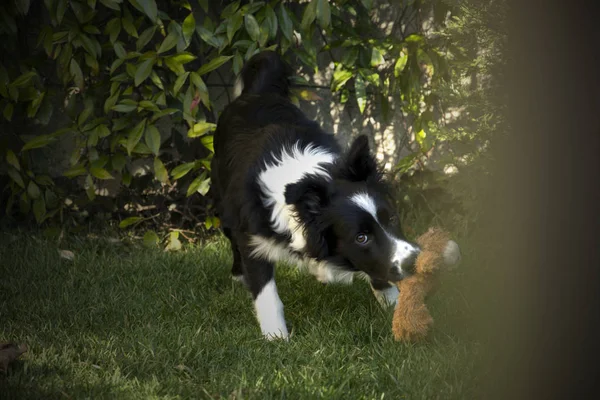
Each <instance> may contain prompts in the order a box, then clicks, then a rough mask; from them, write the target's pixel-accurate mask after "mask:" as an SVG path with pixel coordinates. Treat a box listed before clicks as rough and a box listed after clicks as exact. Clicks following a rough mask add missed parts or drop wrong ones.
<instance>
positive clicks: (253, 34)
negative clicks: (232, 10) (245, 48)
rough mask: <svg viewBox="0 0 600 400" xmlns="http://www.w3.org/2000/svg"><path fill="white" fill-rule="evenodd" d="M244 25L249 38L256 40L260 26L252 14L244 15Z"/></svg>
mask: <svg viewBox="0 0 600 400" xmlns="http://www.w3.org/2000/svg"><path fill="white" fill-rule="evenodd" d="M244 25H245V26H246V32H248V35H250V38H251V39H252V40H254V41H255V42H256V41H257V40H258V37H259V36H260V27H259V26H258V22H257V21H256V18H254V15H252V14H247V15H246V16H245V17H244Z"/></svg>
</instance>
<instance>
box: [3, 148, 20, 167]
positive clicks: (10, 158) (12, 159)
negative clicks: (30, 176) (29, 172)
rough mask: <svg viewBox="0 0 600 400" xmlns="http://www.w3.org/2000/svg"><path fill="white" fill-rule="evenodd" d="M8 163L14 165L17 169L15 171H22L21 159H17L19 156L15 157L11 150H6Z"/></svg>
mask: <svg viewBox="0 0 600 400" xmlns="http://www.w3.org/2000/svg"><path fill="white" fill-rule="evenodd" d="M6 162H7V163H8V164H9V165H12V166H13V167H15V169H16V170H17V171H20V170H21V165H20V164H19V159H18V158H17V156H16V155H15V153H13V151H12V150H11V149H8V150H6Z"/></svg>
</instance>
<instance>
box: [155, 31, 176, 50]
mask: <svg viewBox="0 0 600 400" xmlns="http://www.w3.org/2000/svg"><path fill="white" fill-rule="evenodd" d="M178 40H179V37H178V36H177V32H176V31H175V30H172V31H170V32H169V34H168V35H167V37H165V39H164V40H163V42H162V43H161V44H160V47H159V48H158V54H160V53H164V52H166V51H169V50H171V49H172V48H173V47H175V46H177V41H178Z"/></svg>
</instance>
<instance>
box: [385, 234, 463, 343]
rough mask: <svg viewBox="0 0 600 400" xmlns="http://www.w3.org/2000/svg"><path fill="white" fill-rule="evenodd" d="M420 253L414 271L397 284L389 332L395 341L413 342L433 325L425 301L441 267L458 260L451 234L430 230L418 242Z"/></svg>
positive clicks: (457, 251) (458, 255) (458, 254)
mask: <svg viewBox="0 0 600 400" xmlns="http://www.w3.org/2000/svg"><path fill="white" fill-rule="evenodd" d="M417 244H418V245H419V246H420V247H421V253H420V254H419V256H418V257H417V260H416V263H415V271H414V273H413V274H412V275H411V276H408V277H406V278H404V279H403V280H401V281H400V282H398V289H399V290H400V294H399V295H398V302H397V304H396V309H395V310H394V320H393V325H392V331H393V333H394V338H395V339H396V340H402V341H407V342H414V341H419V340H422V339H424V338H425V337H426V336H427V333H428V332H429V329H430V327H431V325H432V324H433V318H432V317H431V315H430V314H429V310H428V309H427V306H426V305H425V298H426V297H427V295H428V294H429V293H430V292H431V291H432V290H433V288H434V287H435V285H436V284H437V281H438V279H437V278H438V275H439V274H438V272H439V271H440V269H441V267H442V266H443V265H454V264H456V263H458V261H459V260H460V249H459V247H458V244H456V242H454V241H452V240H450V235H449V234H448V233H447V232H445V231H443V230H441V229H439V228H430V229H429V230H428V231H427V232H426V233H425V234H423V235H421V236H420V237H419V238H418V239H417Z"/></svg>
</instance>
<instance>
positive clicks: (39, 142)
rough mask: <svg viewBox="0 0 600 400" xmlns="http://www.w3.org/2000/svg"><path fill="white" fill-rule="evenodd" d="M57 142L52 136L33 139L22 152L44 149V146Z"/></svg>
mask: <svg viewBox="0 0 600 400" xmlns="http://www.w3.org/2000/svg"><path fill="white" fill-rule="evenodd" d="M55 140H56V138H54V137H52V136H50V135H40V136H36V137H34V138H33V139H31V140H30V141H28V142H27V143H25V146H23V148H22V149H21V151H26V150H31V149H38V148H40V147H44V146H46V145H48V144H50V143H52V142H54V141H55Z"/></svg>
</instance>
